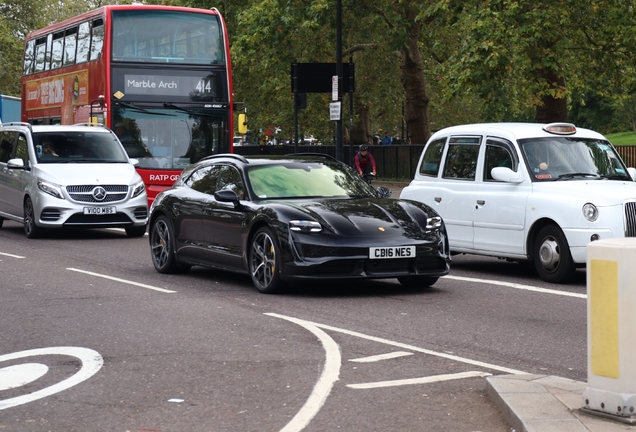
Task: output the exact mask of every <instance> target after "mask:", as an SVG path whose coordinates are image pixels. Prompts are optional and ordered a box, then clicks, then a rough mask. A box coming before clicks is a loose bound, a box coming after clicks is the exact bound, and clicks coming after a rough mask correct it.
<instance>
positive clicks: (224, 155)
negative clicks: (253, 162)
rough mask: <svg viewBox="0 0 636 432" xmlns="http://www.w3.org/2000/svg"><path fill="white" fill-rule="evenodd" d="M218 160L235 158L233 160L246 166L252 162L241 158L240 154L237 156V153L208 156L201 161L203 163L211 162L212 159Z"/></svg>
mask: <svg viewBox="0 0 636 432" xmlns="http://www.w3.org/2000/svg"><path fill="white" fill-rule="evenodd" d="M217 158H233V159H237V160H239V161H241V162H243V163H245V164H249V163H250V161H248V160H247V159H245V157H244V156H241V155H240V154H236V153H220V154H213V155H210V156H206V157H204V158H203V159H201V160H202V161H204V160H210V159H217Z"/></svg>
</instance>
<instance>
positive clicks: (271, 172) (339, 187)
mask: <svg viewBox="0 0 636 432" xmlns="http://www.w3.org/2000/svg"><path fill="white" fill-rule="evenodd" d="M247 175H248V178H249V181H250V184H251V186H252V190H253V192H254V194H255V195H256V196H258V197H259V198H262V199H268V198H316V197H351V198H361V197H367V198H371V197H376V194H375V192H374V190H373V188H372V187H371V186H369V185H368V184H367V183H365V182H364V181H363V180H362V179H361V178H360V177H359V176H357V174H356V173H355V171H353V170H349V169H346V167H342V166H341V165H339V164H336V163H323V162H294V163H281V164H276V165H265V166H255V167H252V168H250V169H249V170H248V172H247Z"/></svg>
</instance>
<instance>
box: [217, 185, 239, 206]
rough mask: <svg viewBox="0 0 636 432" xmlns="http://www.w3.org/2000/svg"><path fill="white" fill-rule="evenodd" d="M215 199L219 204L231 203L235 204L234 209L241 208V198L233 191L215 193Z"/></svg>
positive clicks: (225, 190) (224, 190)
mask: <svg viewBox="0 0 636 432" xmlns="http://www.w3.org/2000/svg"><path fill="white" fill-rule="evenodd" d="M214 199H215V200H217V201H219V202H229V203H232V204H234V207H238V206H239V201H240V199H239V196H238V195H237V194H236V192H234V191H233V190H229V189H223V190H220V191H216V192H214Z"/></svg>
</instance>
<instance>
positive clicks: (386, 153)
mask: <svg viewBox="0 0 636 432" xmlns="http://www.w3.org/2000/svg"><path fill="white" fill-rule="evenodd" d="M267 149H268V151H269V154H272V155H286V154H291V153H295V151H294V150H295V149H294V146H293V145H278V146H267ZM422 150H424V145H423V144H413V145H390V146H369V152H370V153H373V157H374V159H375V163H376V165H377V170H378V177H379V178H381V179H387V180H396V181H411V180H412V179H413V177H414V175H415V169H416V168H417V163H418V161H419V159H420V155H421V154H422ZM616 150H617V151H618V153H619V154H620V155H621V157H622V158H623V161H624V162H625V164H626V165H627V166H628V167H635V168H636V146H617V147H616ZM234 151H235V152H236V153H237V154H241V155H244V156H247V155H256V154H259V148H258V146H245V147H236V148H235V149H234ZM356 151H357V146H355V147H353V149H352V148H351V147H350V146H348V145H345V146H344V147H343V149H342V157H343V162H344V163H346V164H349V165H353V156H354V155H355V153H356ZM297 152H298V153H326V154H328V155H330V156H334V157H335V155H336V147H335V146H332V145H299V146H298V151H297Z"/></svg>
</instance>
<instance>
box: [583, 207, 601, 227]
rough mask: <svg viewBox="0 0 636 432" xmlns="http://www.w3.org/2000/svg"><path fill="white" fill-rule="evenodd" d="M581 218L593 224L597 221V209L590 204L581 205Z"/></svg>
mask: <svg viewBox="0 0 636 432" xmlns="http://www.w3.org/2000/svg"><path fill="white" fill-rule="evenodd" d="M583 217H584V218H585V219H586V220H587V221H589V222H594V221H595V220H596V219H598V209H597V208H596V206H595V205H594V204H592V203H587V204H584V205H583Z"/></svg>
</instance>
